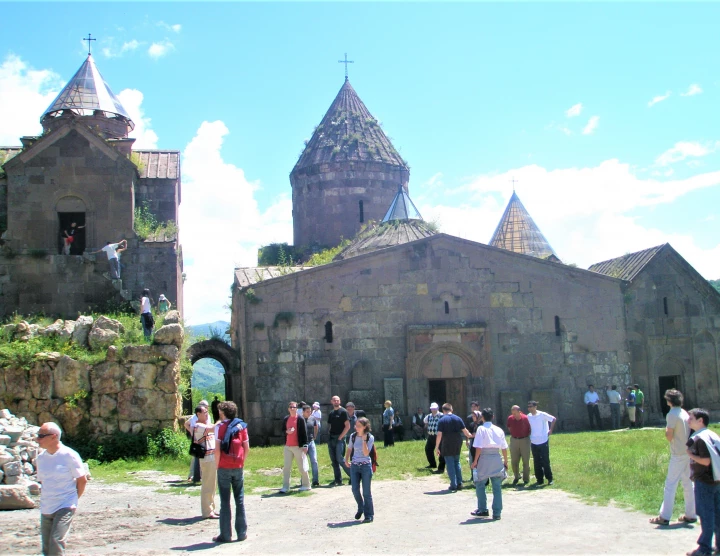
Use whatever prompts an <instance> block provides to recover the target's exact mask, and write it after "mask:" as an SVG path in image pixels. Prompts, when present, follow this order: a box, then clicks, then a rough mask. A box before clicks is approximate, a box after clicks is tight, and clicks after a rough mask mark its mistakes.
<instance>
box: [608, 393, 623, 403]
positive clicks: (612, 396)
mask: <svg viewBox="0 0 720 556" xmlns="http://www.w3.org/2000/svg"><path fill="white" fill-rule="evenodd" d="M607 397H608V400H610V403H620V400H622V396H621V395H620V392H618V391H617V390H608V391H607Z"/></svg>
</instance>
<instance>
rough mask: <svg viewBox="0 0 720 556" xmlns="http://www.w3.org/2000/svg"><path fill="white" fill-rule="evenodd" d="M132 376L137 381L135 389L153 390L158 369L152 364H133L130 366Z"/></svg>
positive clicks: (134, 384)
mask: <svg viewBox="0 0 720 556" xmlns="http://www.w3.org/2000/svg"><path fill="white" fill-rule="evenodd" d="M129 374H130V376H132V377H133V378H134V379H135V380H134V382H133V386H134V387H135V388H143V389H148V390H149V389H152V388H153V387H154V386H155V379H156V378H157V367H155V365H153V364H151V363H132V364H131V365H130V373H129Z"/></svg>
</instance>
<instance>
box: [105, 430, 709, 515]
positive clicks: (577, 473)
mask: <svg viewBox="0 0 720 556" xmlns="http://www.w3.org/2000/svg"><path fill="white" fill-rule="evenodd" d="M713 428H714V429H715V430H717V431H720V426H717V427H716V426H714V427H713ZM550 442H551V451H550V460H551V463H552V467H553V473H554V475H555V486H554V487H549V488H559V489H562V490H565V491H567V492H569V493H571V494H575V495H578V496H579V497H580V498H582V499H583V500H585V501H587V502H589V503H598V504H608V503H610V502H612V503H614V504H616V505H618V506H621V507H629V508H633V509H635V510H639V511H642V512H645V513H647V514H650V515H652V514H656V513H657V511H658V509H659V507H660V503H661V502H662V492H663V483H664V481H665V473H666V471H667V462H668V459H669V452H668V447H667V442H666V441H665V437H664V435H663V431H662V429H652V430H639V431H617V432H601V433H592V432H585V433H572V434H557V435H554V436H553V437H552V438H551V441H550ZM424 445H425V443H424V442H398V443H397V444H396V445H395V447H394V448H389V449H383V448H379V449H378V460H379V467H378V472H377V474H376V476H375V480H387V479H396V480H397V479H410V478H412V477H422V476H427V475H429V471H428V470H427V469H424V467H425V465H427V461H426V460H425V452H424ZM318 460H319V465H320V479H321V481H320V482H321V484H322V483H327V482H329V481H330V479H331V478H332V468H331V467H330V460H329V457H328V453H327V447H326V445H321V446H319V449H318ZM282 461H283V456H282V447H278V446H274V447H270V448H252V449H251V451H250V456H249V458H248V461H247V465H246V468H245V469H246V481H245V484H246V486H247V489H248V490H247V492H249V493H252V492H253V491H255V490H256V489H260V490H258V491H257V492H261V491H262V489H264V488H280V486H281V483H282V473H281V468H282ZM531 465H532V461H531ZM188 466H189V456H188V457H185V458H182V459H181V460H170V459H162V460H145V461H141V462H113V463H110V464H104V465H101V466H97V467H94V468H93V475H94V476H95V477H96V478H98V479H102V480H109V481H114V482H119V481H128V480H129V481H132V477H131V476H128V475H127V472H131V471H138V470H143V469H152V470H156V471H162V472H166V473H171V474H176V475H179V476H180V477H183V478H184V477H186V476H187V472H188ZM531 471H532V470H531ZM463 473H464V474H465V475H466V477H465V478H466V479H467V478H468V477H467V475H468V466H467V464H466V463H465V464H464V465H463ZM531 474H532V473H531ZM293 477H294V479H293V480H294V482H297V481H296V479H297V470H295V471H294V472H293ZM531 484H532V483H531ZM507 487H508V483H506V488H507ZM175 490H176V489H175ZM681 496H682V488H679V489H678V497H679V500H681ZM675 508H676V511H675V513H676V516H675V517H677V515H679V514H680V513H681V508H682V504H681V503H678V504H676V507H675Z"/></svg>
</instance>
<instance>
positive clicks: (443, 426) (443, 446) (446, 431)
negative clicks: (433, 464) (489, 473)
mask: <svg viewBox="0 0 720 556" xmlns="http://www.w3.org/2000/svg"><path fill="white" fill-rule="evenodd" d="M442 411H443V416H442V417H441V418H440V421H439V422H438V432H437V438H436V441H435V450H436V451H437V453H438V455H439V456H442V457H444V458H445V465H446V466H447V472H448V477H450V492H457V491H458V490H462V469H461V468H460V451H461V450H462V447H463V435H464V436H465V438H470V437H471V434H470V433H469V432H468V430H467V428H465V423H464V422H463V420H462V419H461V418H460V417H458V416H457V415H454V414H453V406H452V405H450V404H449V403H446V404H444V405H443V406H442Z"/></svg>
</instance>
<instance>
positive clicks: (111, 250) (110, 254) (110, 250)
mask: <svg viewBox="0 0 720 556" xmlns="http://www.w3.org/2000/svg"><path fill="white" fill-rule="evenodd" d="M118 247H120V244H119V243H110V244H108V245H106V246H105V247H103V248H102V249H101V251H105V254H106V255H107V258H108V261H109V260H110V259H117V258H118V256H117V253H116V252H115V250H116V249H117V248H118Z"/></svg>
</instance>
